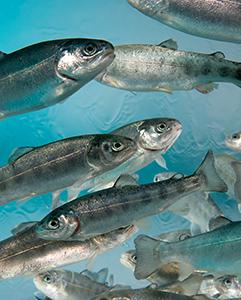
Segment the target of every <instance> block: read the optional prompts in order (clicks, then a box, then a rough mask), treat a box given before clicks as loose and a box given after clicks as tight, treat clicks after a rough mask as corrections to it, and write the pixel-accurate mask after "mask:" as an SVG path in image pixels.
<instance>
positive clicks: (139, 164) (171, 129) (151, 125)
mask: <svg viewBox="0 0 241 300" xmlns="http://www.w3.org/2000/svg"><path fill="white" fill-rule="evenodd" d="M181 132H182V125H181V123H180V122H179V121H178V120H175V119H170V118H155V119H147V120H141V121H137V122H133V123H131V124H128V125H125V126H123V127H121V128H118V129H117V130H115V131H113V132H111V134H114V135H122V136H125V137H129V138H131V139H132V140H134V141H135V142H136V144H137V151H136V153H135V154H134V155H133V156H132V157H131V158H130V159H128V160H127V161H126V162H125V163H122V164H121V165H119V166H118V167H116V168H115V169H114V170H110V171H108V172H105V173H103V174H101V175H99V176H97V177H95V178H94V179H91V180H87V181H85V182H84V183H83V180H82V182H77V183H76V184H75V185H74V186H73V187H71V188H70V189H69V191H70V193H71V196H69V200H73V199H75V198H76V197H77V196H78V194H79V191H80V190H84V189H89V192H93V191H97V190H102V189H104V188H108V187H112V186H113V185H114V183H115V181H116V180H117V179H118V177H119V176H120V175H121V174H134V173H135V172H137V171H138V170H139V169H142V168H144V167H145V166H147V165H148V164H150V163H151V162H152V161H154V160H155V161H156V162H157V163H158V164H159V165H161V166H162V167H165V166H166V164H165V161H164V158H162V155H163V154H164V153H166V152H167V150H168V149H170V148H171V147H172V145H173V144H174V143H175V141H176V140H177V139H178V137H179V136H180V134H181ZM74 191H76V192H74ZM75 196H76V197H75Z"/></svg>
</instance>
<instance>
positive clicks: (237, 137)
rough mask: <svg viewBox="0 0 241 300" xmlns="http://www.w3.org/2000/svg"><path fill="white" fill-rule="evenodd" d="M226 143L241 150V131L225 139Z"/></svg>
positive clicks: (235, 149) (233, 148) (234, 148)
mask: <svg viewBox="0 0 241 300" xmlns="http://www.w3.org/2000/svg"><path fill="white" fill-rule="evenodd" d="M225 144H226V146H227V147H229V148H230V149H232V150H234V151H237V152H241V132H236V133H234V134H232V136H229V137H227V138H226V140H225Z"/></svg>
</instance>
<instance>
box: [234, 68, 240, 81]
mask: <svg viewBox="0 0 241 300" xmlns="http://www.w3.org/2000/svg"><path fill="white" fill-rule="evenodd" d="M235 78H236V79H238V80H241V68H240V69H238V70H237V71H236V74H235Z"/></svg>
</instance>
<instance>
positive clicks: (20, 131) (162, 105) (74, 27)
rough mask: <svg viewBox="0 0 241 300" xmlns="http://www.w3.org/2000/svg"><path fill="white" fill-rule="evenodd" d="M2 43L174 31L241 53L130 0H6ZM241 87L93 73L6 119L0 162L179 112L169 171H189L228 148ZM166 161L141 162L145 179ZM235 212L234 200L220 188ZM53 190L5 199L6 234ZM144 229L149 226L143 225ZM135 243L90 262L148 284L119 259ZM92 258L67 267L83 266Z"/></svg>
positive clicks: (155, 226) (170, 224) (143, 39)
mask: <svg viewBox="0 0 241 300" xmlns="http://www.w3.org/2000/svg"><path fill="white" fill-rule="evenodd" d="M0 4H1V9H0V28H1V31H0V46H1V47H0V50H2V51H4V52H6V53H10V52H12V51H15V50H17V49H19V48H22V47H25V46H27V45H30V44H33V43H37V42H40V41H44V40H51V39H58V38H70V37H88V38H100V39H106V40H109V41H110V42H112V43H113V44H114V45H115V44H128V43H147V44H159V43H160V42H162V41H164V40H167V39H169V38H173V39H175V40H176V41H177V42H178V45H179V49H184V50H192V51H198V52H204V53H212V52H216V51H223V52H224V53H225V55H226V58H228V59H231V60H236V61H240V60H241V47H240V45H236V44H232V43H223V42H217V41H210V40H207V39H202V38H198V37H194V36H191V35H187V34H184V33H181V32H178V31H176V30H174V29H171V28H169V27H167V26H165V25H162V24H161V23H158V22H157V21H155V20H152V19H151V18H148V17H146V16H145V15H143V14H141V13H140V12H138V11H137V10H135V9H134V8H132V7H131V6H130V5H129V4H128V3H127V1H126V0H91V1H90V0H78V1H77V0H68V1H66V0H41V1H33V0H25V1H23V0H12V1H5V0H1V1H0ZM240 95H241V91H240V88H238V87H236V86H234V85H231V84H220V86H219V88H218V90H215V91H214V92H212V93H210V94H208V95H202V94H200V93H198V92H197V91H191V92H175V93H174V94H172V95H168V94H164V93H156V92H155V93H135V94H133V93H130V92H128V91H123V90H118V89H114V88H110V87H106V86H104V85H101V84H99V83H97V82H95V81H93V82H91V83H89V84H88V85H86V86H85V87H83V88H82V89H81V90H80V91H79V92H77V93H76V94H74V95H73V96H71V97H70V98H68V99H67V100H66V101H65V102H64V103H62V104H58V105H55V106H52V107H50V108H47V109H43V110H40V111H37V112H33V113H29V114H24V115H20V116H16V117H11V118H8V119H6V120H3V121H1V122H0V136H1V138H0V164H1V165H4V164H6V163H7V160H8V157H9V155H10V153H11V152H12V151H13V149H15V148H17V147H22V146H38V145H42V144H45V143H48V142H51V141H54V140H58V139H61V138H66V137H70V136H74V135H82V134H88V133H104V132H109V131H112V130H114V129H116V128H118V127H120V126H123V125H125V124H127V123H130V122H133V121H136V120H139V119H145V118H153V117H174V118H177V119H178V120H179V121H181V122H182V124H183V133H182V135H181V137H180V138H179V140H178V141H177V143H176V144H175V146H174V147H173V148H172V149H171V150H170V151H169V152H168V153H167V154H166V155H165V158H166V161H167V166H168V168H169V170H170V171H178V172H183V173H185V174H190V173H192V172H193V171H194V169H195V168H196V167H197V165H198V164H199V163H200V161H201V159H202V158H203V157H204V155H205V153H206V151H207V150H208V149H213V150H214V151H215V152H220V153H222V152H224V151H225V152H227V153H229V154H232V155H236V157H239V158H241V155H239V154H234V153H233V152H231V151H228V149H227V148H226V147H225V145H224V143H223V140H224V138H225V136H226V135H227V134H230V133H232V132H235V131H239V130H241V105H240V102H241V97H240ZM160 171H161V169H160V167H159V166H158V165H157V164H156V163H152V164H151V165H150V166H148V167H146V168H145V169H144V170H142V171H141V172H140V173H139V174H140V182H142V183H144V182H151V181H152V179H153V176H154V175H155V174H156V173H157V172H160ZM214 197H215V199H216V201H217V203H218V205H219V206H220V207H221V208H222V209H223V210H224V211H225V213H226V214H227V215H228V216H229V217H233V218H234V219H237V218H238V214H237V213H234V207H235V202H234V201H233V200H230V199H227V197H225V196H219V195H214ZM49 208H50V196H49V195H45V196H41V197H37V198H34V199H32V200H30V201H28V202H26V203H15V202H14V203H11V204H9V205H6V206H4V207H0V228H1V230H0V239H5V238H6V237H8V236H9V235H10V230H11V228H13V227H14V226H16V225H17V224H19V223H21V222H24V221H28V220H29V221H31V220H39V219H41V218H42V217H43V216H44V215H45V214H47V213H48V211H49ZM149 223H150V225H149V226H150V228H149V230H148V231H147V230H146V232H148V233H152V234H153V235H154V234H156V235H157V234H159V233H161V232H162V231H167V230H170V229H171V228H175V227H185V226H187V225H188V224H187V222H184V221H183V220H182V219H180V218H175V219H173V218H170V214H165V215H164V216H163V217H162V218H160V217H159V216H158V217H154V218H152V223H151V222H149ZM143 231H145V230H143ZM132 247H133V243H132V241H129V242H127V243H126V244H125V245H123V246H122V247H119V248H118V249H115V250H113V251H111V252H108V253H105V254H103V255H101V256H100V257H98V258H97V259H96V260H95V261H94V262H92V263H91V268H92V270H95V271H97V270H98V269H99V268H101V267H107V266H108V267H109V269H110V271H111V272H112V273H113V274H114V276H115V282H118V283H123V284H131V285H132V286H133V287H138V286H143V285H144V284H145V282H144V281H139V282H138V281H136V280H135V278H134V276H133V275H132V272H131V271H129V270H128V269H126V268H125V267H123V266H122V265H120V263H119V257H120V254H121V253H122V252H124V251H126V250H128V249H129V248H132ZM85 267H86V263H81V264H76V265H74V266H71V267H69V268H70V269H72V270H75V271H79V272H80V271H82V270H83V268H85ZM35 290H36V289H35V287H34V285H33V283H32V280H31V278H27V279H26V278H18V279H12V280H8V281H4V282H1V283H0V299H8V300H28V299H33V293H34V291H35Z"/></svg>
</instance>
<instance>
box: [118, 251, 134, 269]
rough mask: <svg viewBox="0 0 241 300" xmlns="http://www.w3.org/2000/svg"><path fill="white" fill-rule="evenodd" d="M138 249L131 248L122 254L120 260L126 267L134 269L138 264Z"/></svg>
mask: <svg viewBox="0 0 241 300" xmlns="http://www.w3.org/2000/svg"><path fill="white" fill-rule="evenodd" d="M136 259H137V257H136V251H135V250H129V251H127V252H125V253H123V254H122V255H121V258H120V262H121V264H122V265H124V266H125V267H127V268H129V269H131V270H132V271H134V270H135V265H136Z"/></svg>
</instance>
